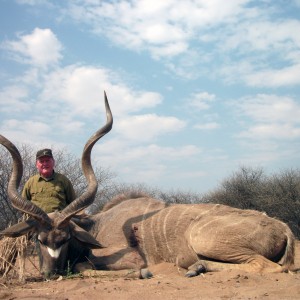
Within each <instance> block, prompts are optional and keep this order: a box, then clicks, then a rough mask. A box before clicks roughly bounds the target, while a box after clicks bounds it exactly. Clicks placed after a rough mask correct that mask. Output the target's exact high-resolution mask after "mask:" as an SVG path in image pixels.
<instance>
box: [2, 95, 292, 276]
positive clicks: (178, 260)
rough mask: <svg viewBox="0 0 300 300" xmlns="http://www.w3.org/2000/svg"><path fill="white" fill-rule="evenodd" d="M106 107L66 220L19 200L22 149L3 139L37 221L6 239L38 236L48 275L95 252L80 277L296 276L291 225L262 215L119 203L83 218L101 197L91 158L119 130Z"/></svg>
mask: <svg viewBox="0 0 300 300" xmlns="http://www.w3.org/2000/svg"><path fill="white" fill-rule="evenodd" d="M105 103H106V111H107V124H106V125H105V126H104V127H103V128H102V129H100V130H99V131H98V132H97V133H96V134H95V135H94V136H93V137H92V138H91V139H90V140H89V141H88V142H87V144H86V147H85V149H84V152H83V159H82V167H83V171H84V174H85V176H86V177H87V180H88V183H89V187H88V190H87V192H85V193H83V195H81V196H80V197H79V198H78V199H76V200H75V201H74V202H72V203H71V204H70V205H69V206H68V207H66V208H65V209H64V210H63V211H61V212H55V213H52V214H49V215H47V214H46V213H44V212H43V211H41V210H40V209H39V208H38V207H36V206H35V205H33V204H32V203H30V202H29V201H27V200H24V199H21V198H20V196H19V195H18V193H17V188H18V185H19V181H20V178H21V176H22V170H21V166H22V162H21V158H20V155H19V154H18V151H17V149H16V148H15V146H14V145H12V144H11V143H10V142H9V141H8V140H7V139H5V138H4V137H2V136H0V142H1V144H2V145H4V146H5V147H6V148H7V149H8V150H9V151H10V153H11V155H12V157H13V162H14V167H13V173H12V176H11V179H10V182H9V187H8V194H9V198H10V199H11V201H12V204H13V206H14V207H16V208H17V209H19V210H21V211H23V212H25V213H27V214H29V215H30V216H31V217H32V219H29V220H28V221H26V222H23V223H19V224H16V225H14V226H12V227H9V228H7V229H6V230H4V231H3V232H2V233H1V235H6V236H12V237H13V236H20V235H22V234H25V233H27V232H28V231H35V232H37V234H38V241H39V243H40V247H41V258H42V260H41V261H42V262H41V270H42V272H43V273H44V274H46V275H48V274H51V273H55V272H59V271H61V270H63V269H64V268H65V266H66V260H76V259H77V258H78V255H79V254H80V252H82V249H92V253H85V255H87V256H88V259H87V260H86V262H84V263H78V264H76V266H75V268H74V269H75V270H77V271H82V270H84V269H86V268H94V269H104V270H123V269H136V270H140V271H139V273H138V274H139V275H140V276H141V277H143V278H144V277H149V276H150V275H151V273H150V272H147V271H143V270H144V269H143V268H145V267H149V266H151V265H153V264H157V263H159V262H163V261H165V262H172V263H175V264H177V266H178V267H181V268H184V269H187V270H188V271H187V273H186V276H188V277H191V276H196V275H198V274H200V273H201V272H205V271H219V270H223V269H241V270H245V271H250V272H282V271H286V270H289V269H292V266H293V261H294V244H295V238H294V236H293V234H292V232H291V230H290V229H289V227H288V226H287V225H286V224H285V223H283V222H280V221H279V220H276V219H274V218H270V217H268V216H267V215H265V214H264V213H261V212H258V211H254V210H241V209H236V208H232V207H229V206H225V205H218V204H195V205H192V204H174V205H170V206H167V205H166V204H165V203H164V202H161V201H159V200H156V199H152V198H150V197H141V198H131V199H127V198H126V197H121V196H120V197H116V198H114V199H112V200H111V201H110V202H108V204H107V205H106V206H105V207H104V209H103V210H102V212H100V213H98V214H95V215H84V214H81V215H76V214H77V213H78V212H79V211H81V210H83V209H84V208H85V207H87V206H88V205H90V204H91V203H92V201H93V199H94V196H95V193H96V190H97V183H96V179H95V176H94V173H93V170H92V166H91V162H90V153H91V149H92V147H93V145H94V144H95V143H96V141H97V140H98V139H99V138H100V137H101V136H103V135H104V134H106V133H107V132H108V131H109V130H110V129H111V127H112V115H111V112H110V109H109V106H108V103H107V99H106V97H105ZM74 242H75V244H76V245H75V246H74ZM101 245H103V246H105V247H106V248H101ZM83 246H84V248H82V247H83ZM67 248H69V250H68V251H69V256H67V255H66V253H67ZM70 256H71V257H73V258H70Z"/></svg>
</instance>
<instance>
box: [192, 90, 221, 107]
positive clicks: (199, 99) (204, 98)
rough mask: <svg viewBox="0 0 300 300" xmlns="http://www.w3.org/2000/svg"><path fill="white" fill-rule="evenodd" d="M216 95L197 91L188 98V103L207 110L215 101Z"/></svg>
mask: <svg viewBox="0 0 300 300" xmlns="http://www.w3.org/2000/svg"><path fill="white" fill-rule="evenodd" d="M215 98H216V96H215V95H214V94H209V93H207V92H202V93H195V94H193V95H191V97H190V98H189V99H188V100H187V101H188V105H189V106H191V107H192V108H194V109H197V110H207V109H209V108H210V106H211V104H212V103H213V102H214V101H215Z"/></svg>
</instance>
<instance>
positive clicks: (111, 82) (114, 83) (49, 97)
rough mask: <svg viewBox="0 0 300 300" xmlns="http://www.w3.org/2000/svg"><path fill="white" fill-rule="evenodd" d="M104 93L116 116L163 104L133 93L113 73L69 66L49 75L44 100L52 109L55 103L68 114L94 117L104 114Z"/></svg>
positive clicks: (155, 96)
mask: <svg viewBox="0 0 300 300" xmlns="http://www.w3.org/2000/svg"><path fill="white" fill-rule="evenodd" d="M104 90H106V92H107V96H108V99H109V102H110V104H111V108H112V110H113V113H114V116H119V115H126V114H128V113H130V112H137V111H140V110H142V109H145V108H150V107H155V106H156V105H158V104H159V103H161V101H162V97H161V96H160V95H159V94H158V93H154V92H146V91H134V90H132V89H130V88H129V87H128V86H127V85H126V84H125V83H124V82H123V81H122V80H121V79H120V78H118V76H117V75H116V74H115V73H113V72H112V71H110V70H108V69H104V68H97V67H92V66H68V67H66V68H61V69H59V70H58V71H55V72H52V73H50V74H49V75H48V76H47V78H46V81H45V88H44V90H43V92H42V95H41V97H42V99H43V101H44V102H48V103H49V105H53V102H54V101H56V102H57V103H58V105H61V104H62V103H63V104H64V105H67V107H68V109H69V111H68V113H69V114H70V113H71V114H76V115H80V116H94V115H96V114H98V115H99V111H102V110H103V105H102V103H103V102H102V99H103V91H104ZM51 103H52V104H51ZM67 107H66V108H67Z"/></svg>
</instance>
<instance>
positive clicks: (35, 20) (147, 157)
mask: <svg viewBox="0 0 300 300" xmlns="http://www.w3.org/2000/svg"><path fill="white" fill-rule="evenodd" d="M0 38H1V40H0V133H1V134H2V135H4V136H5V137H7V138H8V139H9V140H11V141H12V142H13V143H15V144H16V145H21V144H24V143H25V144H31V145H33V146H34V147H40V148H43V147H52V148H53V149H54V155H55V149H60V148H67V149H68V150H69V151H70V152H71V153H74V154H75V155H76V156H78V157H80V156H81V153H82V149H83V146H84V144H85V142H86V140H87V139H88V138H89V137H90V136H91V135H92V134H93V133H94V132H95V131H96V130H97V129H99V128H100V127H101V126H103V125H104V124H105V122H106V117H105V111H104V91H106V93H107V97H108V100H109V103H110V106H111V109H112V113H113V116H114V125H113V129H112V131H111V132H110V133H108V134H107V135H106V136H105V137H103V138H102V139H101V140H100V141H99V142H98V143H97V144H96V145H95V147H94V149H93V152H92V159H93V162H94V164H95V165H98V166H101V167H103V168H108V169H109V170H110V171H112V172H113V173H115V174H116V175H117V179H118V180H119V181H121V182H126V183H129V184H131V183H135V184H136V183H142V184H146V185H147V186H150V187H157V188H160V189H162V190H181V191H188V192H196V193H198V192H199V193H207V192H209V191H212V190H213V189H215V188H217V187H218V186H220V184H221V183H222V181H223V180H224V179H226V178H227V177H228V176H231V175H232V174H233V173H234V172H236V171H237V170H238V169H239V168H240V167H241V166H243V167H250V168H263V169H264V171H265V172H266V173H269V174H272V173H277V172H280V171H281V170H286V169H290V168H299V166H300V151H299V149H300V0H290V1H287V0H277V1H272V0H261V1H250V0H229V1H224V0H163V1H153V0H127V1H125V0H53V1H50V0H0ZM33 155H35V153H33Z"/></svg>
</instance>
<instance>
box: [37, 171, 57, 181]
mask: <svg viewBox="0 0 300 300" xmlns="http://www.w3.org/2000/svg"><path fill="white" fill-rule="evenodd" d="M38 175H39V180H45V181H51V180H53V179H54V177H55V172H54V171H53V173H52V175H51V176H50V177H47V178H45V177H43V176H42V175H41V174H38Z"/></svg>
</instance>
